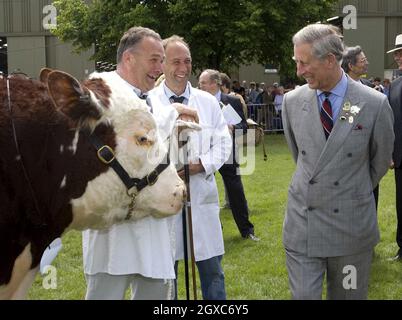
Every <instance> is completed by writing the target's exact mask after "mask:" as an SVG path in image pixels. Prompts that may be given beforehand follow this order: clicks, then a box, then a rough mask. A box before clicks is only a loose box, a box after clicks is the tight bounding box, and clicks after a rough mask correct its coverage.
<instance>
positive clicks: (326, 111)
mask: <svg viewBox="0 0 402 320" xmlns="http://www.w3.org/2000/svg"><path fill="white" fill-rule="evenodd" d="M330 94H331V92H324V95H325V100H324V102H323V103H322V107H321V112H320V118H321V123H322V127H323V128H324V133H325V138H326V139H328V137H329V135H330V134H331V131H332V127H333V126H334V122H333V120H332V106H331V101H329V99H328V97H329V95H330Z"/></svg>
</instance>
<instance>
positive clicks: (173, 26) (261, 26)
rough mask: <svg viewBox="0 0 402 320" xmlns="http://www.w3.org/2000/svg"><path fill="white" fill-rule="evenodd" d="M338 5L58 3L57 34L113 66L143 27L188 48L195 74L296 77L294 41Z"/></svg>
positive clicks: (178, 0) (322, 1)
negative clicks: (243, 69)
mask: <svg viewBox="0 0 402 320" xmlns="http://www.w3.org/2000/svg"><path fill="white" fill-rule="evenodd" d="M337 2H338V1H337V0H281V1H277V0H224V1H217V0H93V1H83V0H57V1H54V4H55V6H56V7H57V9H58V20H57V22H58V27H57V29H55V30H54V33H55V34H56V35H57V36H58V37H59V38H61V39H62V40H63V41H72V42H73V45H74V46H75V48H76V49H77V50H83V49H88V48H90V47H91V46H92V45H93V44H95V45H96V52H95V54H94V56H93V59H95V60H102V61H108V62H111V63H115V55H116V47H117V45H118V43H119V39H120V37H121V35H122V34H123V32H124V31H125V30H127V29H128V28H130V27H132V26H135V25H141V26H144V27H150V28H152V29H154V30H155V31H157V32H159V33H160V34H161V36H162V37H168V36H170V35H172V34H178V35H180V36H182V37H184V38H185V40H186V41H187V42H188V43H189V44H190V48H191V53H192V57H193V66H194V69H195V70H200V69H203V68H215V69H219V70H223V71H229V70H230V69H231V68H233V67H236V66H239V65H242V64H248V63H252V62H258V63H261V64H264V65H265V64H268V63H269V64H273V65H274V66H277V67H278V68H279V70H280V73H281V74H282V75H286V76H289V75H292V74H294V64H293V63H292V60H291V57H292V50H293V49H292V42H291V38H292V35H293V34H294V33H295V32H297V30H299V29H300V28H302V27H303V26H305V25H307V24H308V23H313V22H317V21H322V20H325V19H327V18H329V17H330V16H331V15H332V14H333V7H334V4H335V3H337Z"/></svg>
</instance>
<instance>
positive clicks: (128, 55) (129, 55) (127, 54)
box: [122, 50, 136, 64]
mask: <svg viewBox="0 0 402 320" xmlns="http://www.w3.org/2000/svg"><path fill="white" fill-rule="evenodd" d="M122 59H123V61H124V63H126V64H127V63H133V62H135V60H136V59H135V54H134V53H133V52H132V51H131V50H126V51H124V52H123V56H122Z"/></svg>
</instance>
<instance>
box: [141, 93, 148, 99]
mask: <svg viewBox="0 0 402 320" xmlns="http://www.w3.org/2000/svg"><path fill="white" fill-rule="evenodd" d="M147 97H148V95H147V94H144V93H141V94H140V96H139V98H140V99H142V100H146V99H147Z"/></svg>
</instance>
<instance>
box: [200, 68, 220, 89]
mask: <svg viewBox="0 0 402 320" xmlns="http://www.w3.org/2000/svg"><path fill="white" fill-rule="evenodd" d="M204 72H205V73H207V74H208V76H209V80H210V81H215V82H216V84H217V85H218V86H221V85H222V80H221V73H220V72H219V71H218V70H214V69H205V70H204V71H203V72H202V73H204Z"/></svg>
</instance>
